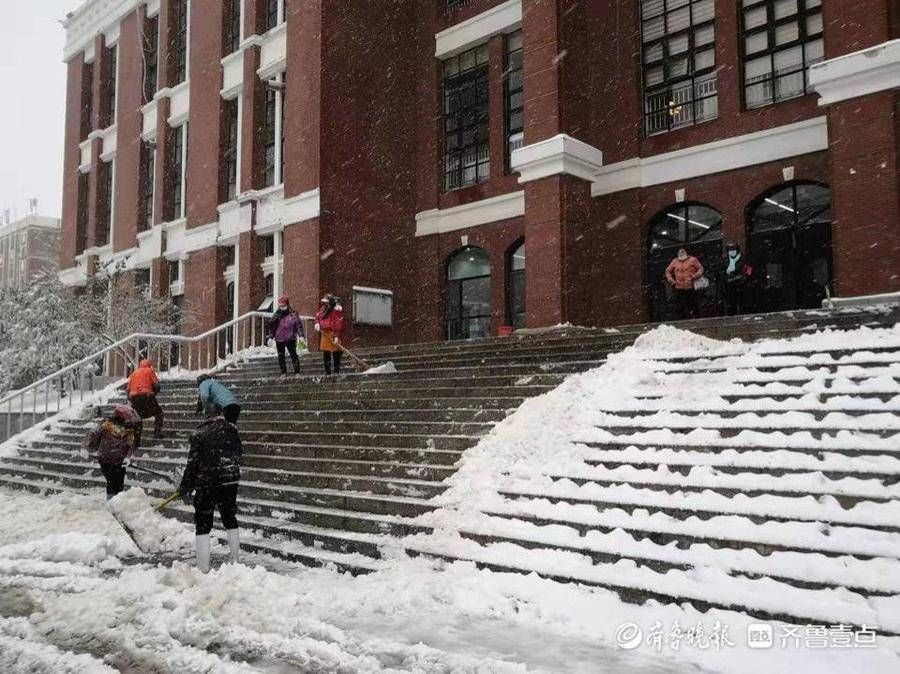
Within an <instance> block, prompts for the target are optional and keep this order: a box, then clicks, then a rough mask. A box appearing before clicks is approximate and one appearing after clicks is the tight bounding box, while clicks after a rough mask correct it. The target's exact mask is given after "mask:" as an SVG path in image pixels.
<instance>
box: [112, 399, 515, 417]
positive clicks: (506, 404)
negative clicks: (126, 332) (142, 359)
mask: <svg viewBox="0 0 900 674" xmlns="http://www.w3.org/2000/svg"><path fill="white" fill-rule="evenodd" d="M525 400H526V399H525V398H524V397H522V396H519V397H496V398H465V397H462V396H457V397H451V398H415V397H411V398H348V397H346V396H339V397H338V396H335V397H333V398H331V399H328V398H312V399H309V400H294V401H291V402H290V404H289V405H284V404H282V405H273V404H272V403H271V402H269V401H268V400H259V399H255V398H254V399H250V400H243V399H242V400H241V408H242V410H243V411H242V412H241V414H252V413H263V414H266V413H271V414H280V413H282V412H334V411H337V412H341V413H344V412H346V413H350V412H353V411H359V412H376V411H381V410H385V411H392V410H404V411H407V410H429V411H450V412H455V411H482V410H485V411H487V410H497V411H499V412H502V413H503V414H504V416H505V414H506V412H507V411H509V410H513V409H516V408H517V407H519V405H521V404H522V403H523V402H525ZM118 402H125V398H124V396H121V397H119V398H118ZM118 402H117V403H110V404H108V405H103V406H101V408H100V412H101V413H108V412H111V411H112V408H113V407H114V405H115V404H118ZM161 404H162V407H163V409H164V410H165V412H166V414H172V413H177V412H183V413H185V412H186V413H189V414H193V413H194V410H195V408H196V400H187V399H185V400H183V401H182V402H171V401H165V400H164V401H162V402H161ZM501 418H502V417H501Z"/></svg>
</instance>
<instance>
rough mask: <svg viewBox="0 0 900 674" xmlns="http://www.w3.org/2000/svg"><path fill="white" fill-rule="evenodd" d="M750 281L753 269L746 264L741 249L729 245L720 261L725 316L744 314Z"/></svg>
mask: <svg viewBox="0 0 900 674" xmlns="http://www.w3.org/2000/svg"><path fill="white" fill-rule="evenodd" d="M752 280H753V267H751V266H750V264H749V263H748V262H747V259H746V258H745V257H744V254H743V252H742V251H741V247H740V246H739V245H737V244H736V243H729V244H728V246H727V247H726V248H725V259H724V260H723V261H722V284H723V286H724V288H723V289H722V296H723V299H724V301H725V315H726V316H739V315H741V314H743V313H745V312H746V310H747V303H748V301H749V298H748V295H749V291H750V285H751V281H752Z"/></svg>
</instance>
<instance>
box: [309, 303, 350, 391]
mask: <svg viewBox="0 0 900 674" xmlns="http://www.w3.org/2000/svg"><path fill="white" fill-rule="evenodd" d="M320 305H321V308H320V309H319V311H318V313H317V314H316V325H315V328H316V331H317V332H320V333H321V335H322V336H321V337H320V339H319V350H320V351H321V352H322V360H323V362H324V365H325V374H331V373H332V363H333V364H334V370H333V371H334V374H340V373H341V355H342V350H341V346H342V344H341V340H342V339H343V338H344V308H343V307H342V306H341V300H340V298H338V297H336V296H334V295H332V294H331V293H329V294H327V295H325V297H323V298H322V300H321V302H320Z"/></svg>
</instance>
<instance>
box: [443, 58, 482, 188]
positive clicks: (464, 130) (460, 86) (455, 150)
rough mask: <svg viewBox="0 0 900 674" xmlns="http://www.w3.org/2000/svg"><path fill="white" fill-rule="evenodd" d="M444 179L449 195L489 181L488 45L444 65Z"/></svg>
mask: <svg viewBox="0 0 900 674" xmlns="http://www.w3.org/2000/svg"><path fill="white" fill-rule="evenodd" d="M442 68H443V121H444V165H443V169H444V175H443V187H444V191H445V192H450V191H453V190H457V189H460V188H463V187H470V186H471V185H476V184H478V183H480V182H484V181H486V180H489V179H490V174H491V147H490V116H491V110H490V81H489V69H490V68H489V55H488V45H487V43H484V44H481V45H479V46H477V47H474V48H473V49H469V50H468V51H464V52H462V53H461V54H458V55H456V56H452V57H450V58H448V59H446V60H444V62H443V63H442Z"/></svg>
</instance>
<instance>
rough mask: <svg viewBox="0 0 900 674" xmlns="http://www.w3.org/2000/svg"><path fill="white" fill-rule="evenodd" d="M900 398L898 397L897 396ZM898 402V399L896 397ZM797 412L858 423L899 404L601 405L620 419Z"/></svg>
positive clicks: (895, 410) (899, 413)
mask: <svg viewBox="0 0 900 674" xmlns="http://www.w3.org/2000/svg"><path fill="white" fill-rule="evenodd" d="M898 398H900V397H898ZM898 402H900V400H898ZM794 412H797V413H800V414H803V415H805V416H808V417H809V418H810V419H812V420H814V421H825V420H826V419H828V418H830V417H833V416H834V415H843V416H847V417H855V418H857V419H859V421H860V423H863V422H865V421H866V420H867V419H869V418H872V416H873V415H883V414H890V415H894V416H896V417H897V418H898V419H900V404H898V405H893V404H892V405H890V406H888V405H880V406H878V407H877V408H866V409H853V408H848V407H847V406H846V405H844V404H839V405H830V404H828V403H821V402H816V401H809V400H806V401H802V402H798V403H796V404H789V403H787V402H786V401H783V402H782V403H780V404H772V405H769V406H766V407H762V406H754V407H737V408H727V409H716V408H705V409H704V408H691V407H687V406H685V405H678V406H666V407H658V408H656V409H640V408H636V409H604V410H603V414H605V415H608V416H613V417H619V418H621V419H634V418H638V417H652V416H654V415H656V414H677V415H679V416H681V417H690V418H698V419H699V418H701V417H702V418H704V419H705V418H712V417H715V418H718V419H735V418H738V417H743V416H746V415H754V414H755V415H759V416H760V417H761V418H763V419H765V418H768V417H770V416H778V415H784V414H790V413H794Z"/></svg>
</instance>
